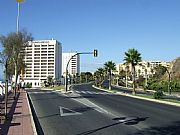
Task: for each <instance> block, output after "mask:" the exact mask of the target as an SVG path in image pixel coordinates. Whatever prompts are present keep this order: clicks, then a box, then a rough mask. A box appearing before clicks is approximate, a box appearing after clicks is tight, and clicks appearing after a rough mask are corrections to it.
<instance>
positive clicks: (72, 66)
mask: <svg viewBox="0 0 180 135" xmlns="http://www.w3.org/2000/svg"><path fill="white" fill-rule="evenodd" d="M76 54H77V53H76V52H70V53H62V76H64V77H65V75H66V66H67V63H68V61H69V60H70V59H71V57H72V56H74V55H75V56H74V57H73V58H72V59H71V60H70V62H69V65H68V74H70V75H71V76H73V75H76V74H77V73H78V74H79V73H80V56H79V55H76Z"/></svg>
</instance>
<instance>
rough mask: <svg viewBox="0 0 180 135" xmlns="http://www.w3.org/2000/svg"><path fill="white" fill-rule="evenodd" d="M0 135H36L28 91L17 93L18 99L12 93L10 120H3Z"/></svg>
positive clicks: (10, 97)
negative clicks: (32, 122)
mask: <svg viewBox="0 0 180 135" xmlns="http://www.w3.org/2000/svg"><path fill="white" fill-rule="evenodd" d="M2 105H4V101H3V103H1V106H2ZM3 109H4V108H3ZM3 113H4V110H3ZM0 135H34V133H33V127H32V124H31V112H30V110H29V104H28V99H27V93H26V91H21V92H20V93H17V98H16V100H14V99H13V95H12V94H10V95H9V97H8V120H6V121H4V120H3V121H1V124H0Z"/></svg>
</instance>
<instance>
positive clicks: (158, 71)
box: [154, 65, 167, 79]
mask: <svg viewBox="0 0 180 135" xmlns="http://www.w3.org/2000/svg"><path fill="white" fill-rule="evenodd" d="M166 71H167V69H166V67H164V66H161V65H158V66H157V67H155V74H154V77H155V78H156V79H159V78H162V77H163V76H164V74H165V73H166Z"/></svg>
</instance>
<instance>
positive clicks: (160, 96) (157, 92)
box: [153, 90, 163, 99]
mask: <svg viewBox="0 0 180 135" xmlns="http://www.w3.org/2000/svg"><path fill="white" fill-rule="evenodd" d="M153 97H154V98H155V99H162V98H163V92H162V91H160V90H159V91H156V92H155V93H154V95H153Z"/></svg>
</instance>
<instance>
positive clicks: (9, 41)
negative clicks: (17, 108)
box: [0, 31, 32, 98]
mask: <svg viewBox="0 0 180 135" xmlns="http://www.w3.org/2000/svg"><path fill="white" fill-rule="evenodd" d="M31 40H32V36H31V34H29V33H27V32H26V31H21V32H18V33H15V32H12V33H10V34H8V35H7V36H1V37H0V42H1V44H2V46H3V48H4V50H3V52H2V53H3V54H4V55H5V56H7V58H8V59H9V61H10V62H11V65H10V66H9V67H10V68H9V69H11V70H12V69H13V68H14V72H9V73H10V76H11V75H13V74H14V76H15V90H14V98H15V97H16V86H17V78H18V75H19V74H20V72H21V70H23V68H24V67H25V64H24V62H23V59H24V56H25V51H24V48H25V47H26V46H27V45H28V41H31Z"/></svg>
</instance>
